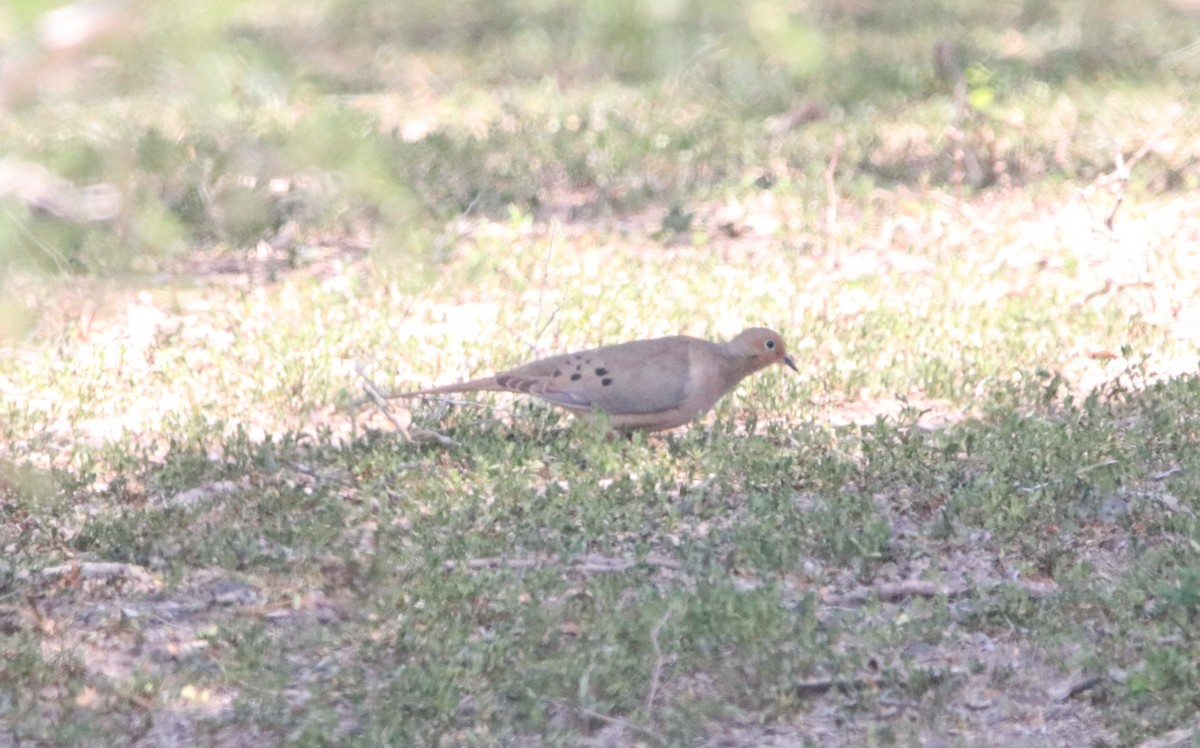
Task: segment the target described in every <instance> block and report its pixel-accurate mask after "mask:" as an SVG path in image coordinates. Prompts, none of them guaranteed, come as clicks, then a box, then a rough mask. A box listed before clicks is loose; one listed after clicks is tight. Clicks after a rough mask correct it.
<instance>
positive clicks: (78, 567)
mask: <svg viewBox="0 0 1200 748" xmlns="http://www.w3.org/2000/svg"><path fill="white" fill-rule="evenodd" d="M40 573H41V576H42V578H43V579H46V580H49V581H53V580H65V581H67V582H75V581H86V582H91V581H97V580H101V581H109V580H113V579H132V580H134V581H138V582H152V581H154V577H153V576H151V574H150V572H148V571H146V570H145V569H144V568H142V567H141V566H138V565H137V564H123V563H119V562H116V561H83V562H79V561H72V562H71V563H67V564H59V565H58V566H48V567H46V568H45V569H42V570H41V572H40Z"/></svg>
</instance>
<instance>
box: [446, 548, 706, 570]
mask: <svg viewBox="0 0 1200 748" xmlns="http://www.w3.org/2000/svg"><path fill="white" fill-rule="evenodd" d="M444 565H445V567H446V568H447V569H457V568H465V569H502V568H503V569H530V568H536V567H543V566H554V565H563V566H566V567H567V569H568V570H570V571H577V572H582V573H584V574H604V573H608V572H614V571H628V570H629V569H632V568H634V567H636V566H643V565H645V566H658V567H661V568H664V569H680V568H682V565H681V564H680V563H679V562H678V561H676V560H675V559H673V558H670V557H668V556H665V555H662V554H659V553H649V554H647V555H646V556H645V558H620V557H613V556H601V555H599V554H595V553H589V554H586V555H583V556H576V557H575V558H573V559H571V560H568V561H564V560H563V559H562V558H561V557H559V556H555V555H548V556H534V557H532V558H528V557H527V558H521V557H510V556H491V557H486V558H472V559H467V560H466V561H458V560H455V559H450V560H448V561H446V562H445V564H444Z"/></svg>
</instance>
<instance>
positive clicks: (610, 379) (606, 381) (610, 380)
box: [597, 369, 612, 387]
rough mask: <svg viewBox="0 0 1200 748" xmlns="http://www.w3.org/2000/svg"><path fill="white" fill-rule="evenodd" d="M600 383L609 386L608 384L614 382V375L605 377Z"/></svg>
mask: <svg viewBox="0 0 1200 748" xmlns="http://www.w3.org/2000/svg"><path fill="white" fill-rule="evenodd" d="M597 371H599V369H597ZM600 384H601V385H603V386H605V387H607V386H608V385H610V384H612V377H605V378H604V379H601V380H600Z"/></svg>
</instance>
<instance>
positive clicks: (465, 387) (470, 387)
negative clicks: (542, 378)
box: [390, 377, 505, 397]
mask: <svg viewBox="0 0 1200 748" xmlns="http://www.w3.org/2000/svg"><path fill="white" fill-rule="evenodd" d="M504 389H505V388H504V387H501V386H500V385H499V384H497V382H496V378H495V377H484V378H482V379H472V380H470V381H469V382H459V383H458V384H444V385H442V386H441V387H427V388H426V389H423V390H413V391H412V392H396V393H393V394H392V395H390V397H420V396H421V395H452V394H454V393H457V392H484V391H486V390H495V391H503V390H504Z"/></svg>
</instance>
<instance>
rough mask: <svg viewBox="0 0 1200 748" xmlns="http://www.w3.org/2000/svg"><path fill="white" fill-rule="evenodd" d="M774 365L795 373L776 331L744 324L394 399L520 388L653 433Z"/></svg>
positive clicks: (545, 362)
mask: <svg viewBox="0 0 1200 748" xmlns="http://www.w3.org/2000/svg"><path fill="white" fill-rule="evenodd" d="M774 363H783V364H786V365H787V366H789V367H791V369H792V370H793V371H799V369H797V368H796V362H795V361H793V360H792V357H791V356H789V355H787V351H786V350H785V349H784V345H783V338H781V337H780V336H779V334H778V333H776V332H772V331H771V330H767V329H764V328H762V327H751V328H750V329H748V330H744V331H742V333H741V334H740V335H738V336H737V337H736V338H734V339H733V340H730V341H729V342H727V343H712V342H710V341H707V340H701V339H699V338H692V337H688V336H686V335H675V336H672V337H668V338H655V339H653V340H635V341H632V342H629V343H618V344H617V345H609V346H604V347H602V348H593V349H591V350H588V351H581V352H579V353H568V354H564V355H560V356H551V357H550V358H544V359H541V360H539V361H534V362H532V363H528V364H525V365H524V366H518V367H517V368H515V369H509V370H508V371H502V372H500V373H499V374H496V375H494V376H490V377H484V378H482V379H472V380H471V381H469V382H461V383H459V384H448V385H444V386H442V387H430V388H429V389H424V390H417V391H415V392H406V393H403V394H401V395H398V397H413V396H417V395H446V394H451V393H455V392H479V391H483V390H493V391H500V392H524V393H527V394H530V395H534V396H535V397H540V398H541V399H543V400H545V401H546V402H548V403H550V404H551V405H557V406H559V407H561V408H565V409H566V410H569V411H571V412H572V413H574V414H576V415H589V414H594V413H597V412H602V413H605V414H607V415H608V423H609V425H610V426H611V427H612V428H614V429H616V430H618V431H660V430H662V429H671V428H675V427H676V426H682V425H684V424H686V423H690V422H691V421H692V420H694V419H695V418H697V417H698V416H701V415H703V414H705V413H707V412H708V411H709V410H711V409H712V407H713V406H714V405H716V403H717V401H718V400H720V399H721V398H722V397H724V396H725V394H726V393H727V392H729V391H730V390H732V389H733V388H734V387H736V386H737V384H738V382H740V381H742V380H743V379H745V378H746V377H748V376H749V375H751V374H753V373H754V372H756V371H758V370H759V369H762V368H765V367H767V366H770V365H771V364H774Z"/></svg>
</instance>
